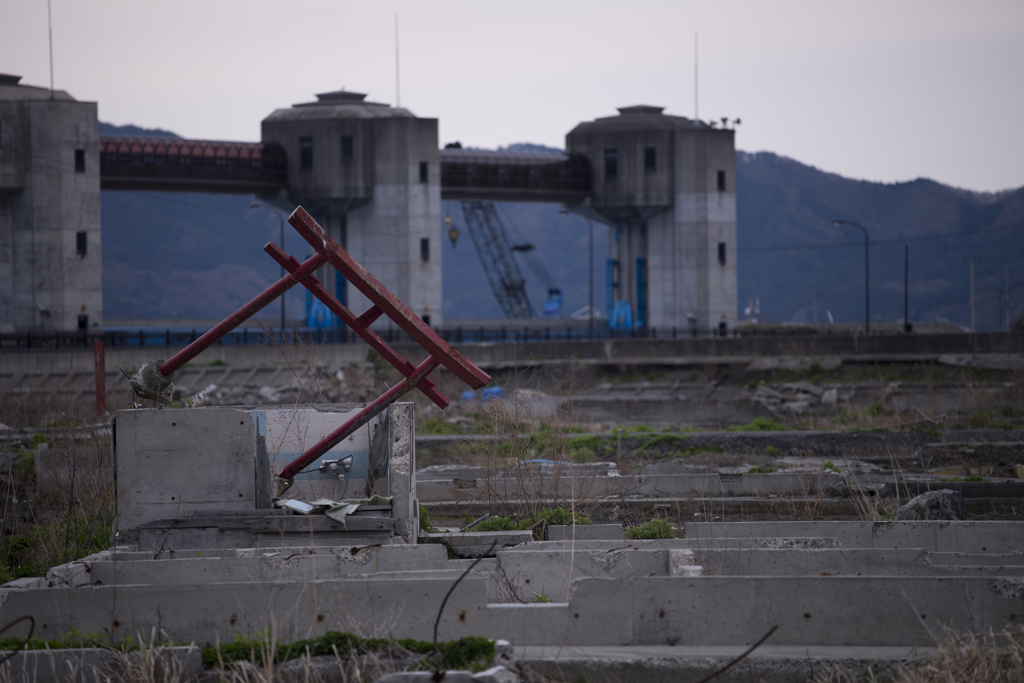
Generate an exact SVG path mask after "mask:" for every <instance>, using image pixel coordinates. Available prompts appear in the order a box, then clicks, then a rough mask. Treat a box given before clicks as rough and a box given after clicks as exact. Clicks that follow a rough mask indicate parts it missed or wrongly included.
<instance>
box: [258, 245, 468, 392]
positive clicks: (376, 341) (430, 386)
mask: <svg viewBox="0 0 1024 683" xmlns="http://www.w3.org/2000/svg"><path fill="white" fill-rule="evenodd" d="M263 251H265V252H267V253H268V254H270V257H271V258H273V259H274V260H275V261H277V262H278V263H279V264H280V265H281V267H282V268H284V269H285V270H286V271H288V272H293V271H294V270H295V269H296V268H298V267H299V262H298V261H296V260H295V257H294V256H289V255H288V254H286V253H284V252H283V251H281V249H279V248H278V246H277V245H276V244H274V243H273V242H269V243H267V246H265V247H264V248H263ZM302 286H303V287H305V288H306V289H308V290H309V292H310V293H311V294H312V295H313V296H315V297H316V298H317V299H319V300H320V301H322V302H323V304H324V305H325V306H327V308H328V310H330V311H331V313H333V314H334V315H336V316H338V318H340V319H341V321H342V322H343V323H345V324H346V325H348V326H349V328H351V330H352V331H353V332H355V333H356V334H358V335H359V336H360V337H361V338H362V339H363V341H365V342H366V343H367V344H369V345H370V348H372V349H373V350H374V351H376V352H377V353H379V354H380V355H381V356H382V357H383V358H384V359H385V360H386V361H387V362H389V363H391V365H393V366H394V368H395V369H396V370H398V371H399V372H400V373H402V375H404V376H405V377H411V376H412V374H413V373H414V372H415V371H416V368H415V367H414V366H413V364H412V363H410V362H409V361H407V360H405V359H404V358H402V357H401V356H399V355H398V354H397V353H396V352H395V350H394V349H392V348H391V347H390V346H388V344H387V342H385V341H384V340H383V339H381V338H380V335H378V334H377V333H376V332H374V331H373V330H371V329H369V327H368V325H367V324H366V323H364V322H363V321H364V319H365V320H369V321H370V322H373V321H374V320H376V319H377V317H378V316H379V315H380V314H379V311H378V312H377V315H373V312H374V309H376V306H372V307H371V308H370V309H369V310H367V311H366V312H365V313H363V314H362V315H361V316H359V317H358V318H356V316H355V315H354V314H353V313H352V311H350V310H349V309H348V308H347V307H346V306H345V305H344V304H343V303H341V302H340V301H338V299H337V298H335V297H334V296H333V295H332V294H331V293H330V292H328V291H327V290H326V289H324V286H323V285H322V284H320V282H319V281H317V280H316V278H306V279H305V280H303V281H302ZM419 389H420V391H422V392H423V394H424V395H425V396H426V397H427V398H429V399H430V400H431V401H433V402H434V403H435V404H436V405H437V407H439V408H440V409H441V410H444V409H445V408H447V407H448V404H449V403H450V401H449V400H448V398H447V397H446V396H445V395H444V394H442V393H441V392H440V391H439V390H438V389H437V388H436V387H435V386H434V383H433V382H431V381H430V380H421V381H420V385H419Z"/></svg>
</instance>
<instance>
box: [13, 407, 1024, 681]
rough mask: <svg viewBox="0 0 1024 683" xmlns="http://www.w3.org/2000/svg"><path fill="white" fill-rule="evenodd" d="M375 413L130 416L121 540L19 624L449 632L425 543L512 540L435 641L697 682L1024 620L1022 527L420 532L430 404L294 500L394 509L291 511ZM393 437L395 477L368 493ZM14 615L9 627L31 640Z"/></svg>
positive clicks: (179, 635)
mask: <svg viewBox="0 0 1024 683" xmlns="http://www.w3.org/2000/svg"><path fill="white" fill-rule="evenodd" d="M358 408H359V406H316V407H300V408H295V409H288V410H282V409H280V407H274V408H261V407H241V408H199V409H192V410H159V411H156V410H131V411H121V412H119V413H118V415H117V418H116V422H115V438H114V452H115V459H116V463H115V466H116V472H117V511H118V516H119V519H118V532H117V533H118V537H117V539H118V545H117V546H116V547H114V548H113V549H111V550H107V551H104V552H101V553H97V554H95V555H92V556H90V557H87V558H85V559H83V560H79V561H76V562H73V563H70V564H67V565H63V566H60V567H56V568H54V569H52V570H50V571H49V572H48V573H47V575H46V576H45V577H39V578H31V579H19V580H17V581H14V582H11V583H8V584H6V585H4V586H3V588H0V623H7V622H10V621H12V620H14V619H16V618H18V617H20V616H23V615H31V616H33V617H34V619H35V623H36V634H37V635H40V636H42V637H44V638H47V637H49V638H53V637H57V636H59V635H60V634H63V633H66V632H67V631H69V630H71V629H78V630H80V631H82V632H84V633H101V632H102V633H108V634H110V635H111V636H113V637H114V638H121V637H126V636H128V635H134V634H137V633H139V632H146V633H148V632H149V631H150V630H151V629H153V628H159V629H161V630H163V631H164V632H166V634H167V637H169V638H170V639H172V640H174V641H175V642H186V643H187V642H196V643H199V644H212V643H215V642H221V643H224V642H231V641H232V640H233V639H234V637H235V636H237V635H244V634H252V633H255V632H258V631H260V630H262V629H265V628H267V627H268V625H269V624H270V623H274V624H275V629H276V632H277V634H278V636H279V637H280V638H281V639H282V640H283V641H284V642H289V641H292V640H296V639H300V638H307V637H312V636H317V635H322V634H324V633H325V632H327V631H348V632H358V633H362V634H365V635H389V636H393V637H395V638H415V639H419V640H428V641H429V640H431V639H432V637H433V628H434V623H435V620H436V619H437V616H438V610H439V608H440V607H441V604H442V601H443V600H444V598H445V596H446V595H447V594H448V592H449V591H450V590H452V587H453V584H454V583H455V582H456V581H457V580H458V578H459V577H460V576H461V575H462V574H463V573H464V572H466V570H467V569H468V568H469V567H470V565H471V563H472V562H473V560H468V559H448V558H449V550H448V548H446V547H445V544H440V543H436V542H431V543H424V542H423V541H434V540H446V541H447V543H448V544H450V545H452V546H454V547H456V548H457V549H458V548H465V547H470V546H476V547H484V548H490V547H491V545H492V543H493V542H494V541H495V540H497V541H499V543H498V544H497V546H498V547H497V549H496V550H495V551H494V552H493V553H492V556H491V557H487V558H484V559H482V560H480V561H479V562H478V563H477V564H476V565H475V566H474V567H472V570H471V571H469V573H468V575H467V576H466V577H465V579H464V580H462V581H461V582H460V583H458V585H457V586H456V587H455V588H454V590H453V591H452V592H451V595H450V597H449V598H448V602H447V604H446V606H445V608H444V612H443V613H442V614H441V619H440V625H439V632H438V637H439V639H441V640H452V639H458V638H462V637H466V636H486V637H488V638H492V639H506V640H508V641H510V642H511V643H513V645H514V646H515V650H514V651H515V654H516V657H517V658H518V659H519V661H520V662H522V663H524V664H527V665H529V666H531V667H533V668H534V669H536V670H539V671H541V672H543V673H545V674H546V675H550V676H552V677H556V678H558V677H562V678H566V679H575V678H578V676H580V675H583V676H591V677H592V679H596V680H605V679H607V680H637V681H639V680H644V681H658V680H666V681H667V680H694V681H696V680H699V679H701V678H703V677H704V676H706V675H707V674H709V673H711V672H713V671H715V670H716V669H717V668H720V667H721V666H723V665H724V664H725V663H728V662H729V661H730V660H731V659H733V658H735V657H736V656H738V655H739V654H741V653H742V652H743V651H744V650H746V649H747V648H748V647H749V646H750V645H751V644H753V643H755V642H757V641H758V640H759V639H761V638H762V637H763V636H764V635H765V634H766V633H768V632H769V630H771V629H772V628H773V627H776V626H777V627H778V628H777V629H775V630H774V632H773V633H772V635H771V637H770V638H769V639H768V640H767V641H766V642H765V644H764V645H762V646H761V647H759V648H758V649H757V650H755V652H754V653H753V654H751V655H750V656H749V657H747V658H746V659H744V660H743V661H742V662H741V663H739V664H738V665H737V666H735V667H733V668H732V669H730V670H729V672H727V673H726V674H725V675H723V676H720V677H719V678H718V680H726V681H728V680H737V681H738V680H748V679H749V678H750V676H752V675H756V676H757V677H758V680H765V681H788V680H806V679H807V678H810V677H812V676H814V675H818V674H822V673H824V672H825V671H826V670H827V668H828V667H830V666H833V665H839V666H843V667H846V668H847V669H849V670H850V671H853V672H855V673H856V672H860V671H863V670H864V669H865V667H867V666H869V665H873V666H876V667H877V666H880V667H881V668H882V669H883V670H891V669H892V668H893V667H895V666H898V665H901V664H907V663H910V664H912V663H913V662H915V661H919V660H920V659H921V658H922V657H925V656H927V655H928V654H929V653H930V652H932V651H933V649H934V647H935V645H936V643H937V638H940V637H941V636H942V635H943V634H944V633H945V632H946V630H947V629H950V630H953V631H957V632H967V631H969V632H979V631H987V630H989V629H993V630H995V631H996V632H999V631H1001V630H1003V629H1005V628H1009V627H1013V626H1014V625H1016V624H1019V623H1020V621H1021V619H1024V533H1022V530H1024V529H1022V526H1021V524H1020V523H1016V522H896V523H892V524H879V523H870V522H726V523H717V522H702V523H688V524H686V525H685V538H681V539H669V540H626V539H624V538H622V533H621V530H620V529H619V528H618V527H617V526H615V525H595V526H594V528H592V529H587V527H575V528H573V527H561V528H558V527H551V528H550V529H549V530H548V535H547V536H548V538H549V539H553V538H559V539H562V540H547V541H534V540H532V535H531V534H529V533H528V532H478V533H473V532H467V533H464V534H458V533H450V534H442V535H440V536H443V537H444V538H442V539H437V538H436V536H438V535H434V534H432V535H421V534H420V533H419V531H418V529H419V523H418V513H417V510H418V504H417V501H416V491H417V490H418V487H417V482H416V472H415V446H414V443H415V441H414V438H413V436H414V435H413V406H412V404H401V403H399V404H394V405H393V406H391V408H390V409H389V411H388V413H387V416H386V417H385V418H384V419H383V420H381V421H380V423H379V424H378V425H377V427H376V428H374V426H372V425H371V426H367V427H366V428H364V429H363V430H362V431H361V432H360V433H359V434H356V435H354V437H353V438H352V439H350V440H347V441H346V442H343V443H342V444H339V445H338V446H336V447H335V449H334V450H333V451H331V452H330V453H328V454H327V455H325V456H324V458H322V460H330V459H337V458H339V457H344V456H347V455H351V456H352V458H353V464H352V467H351V470H350V471H349V475H350V477H351V479H350V481H348V482H347V483H346V482H343V481H341V480H339V479H338V477H337V476H336V475H334V474H333V473H332V472H331V470H330V469H329V468H324V471H323V472H321V471H320V467H319V464H321V462H320V461H318V463H314V464H313V466H311V467H310V468H309V470H308V471H307V472H306V473H304V475H303V476H305V477H306V478H305V479H302V478H297V479H296V486H295V487H294V489H293V491H292V492H291V493H292V494H293V495H297V497H301V498H303V499H305V500H306V501H307V502H312V501H313V500H315V499H316V498H332V499H340V498H346V497H347V498H354V497H360V498H362V497H364V496H368V495H369V494H371V493H376V494H378V495H382V496H386V497H389V498H391V504H390V506H388V505H371V506H368V507H369V509H368V510H367V511H366V513H365V514H359V513H360V510H356V512H355V513H353V514H349V515H348V516H346V517H344V518H343V520H342V521H337V520H335V519H332V518H331V517H328V516H326V515H317V514H313V515H300V514H294V513H292V512H291V511H290V510H286V509H281V508H275V507H273V505H274V501H273V500H272V498H271V491H270V488H269V485H268V483H269V481H270V478H271V477H272V476H273V475H272V473H273V472H274V471H275V467H276V466H278V465H277V463H278V461H279V460H287V459H290V457H291V454H292V453H294V452H296V451H299V452H301V450H302V449H303V448H304V446H305V445H306V441H308V440H311V441H315V440H317V439H319V438H320V434H321V432H323V431H325V430H326V431H330V430H331V429H332V428H333V427H334V426H335V424H336V423H340V422H341V421H344V419H345V417H346V415H348V414H349V413H350V412H351V411H352V410H356V409H358ZM384 435H387V437H386V442H384V443H383V444H382V445H381V447H382V448H383V452H384V453H385V454H386V457H387V460H386V467H385V468H384V470H383V474H384V476H381V477H379V478H378V479H377V480H376V481H372V482H370V483H369V484H368V480H367V472H368V471H369V470H368V467H369V465H370V463H371V461H372V459H373V455H372V452H373V451H374V443H375V441H376V440H377V439H381V438H384ZM554 485H555V486H557V483H555V484H554ZM339 487H340V489H344V490H340V489H339ZM296 492H298V494H296ZM648 495H650V496H652V497H655V496H656V495H657V492H655V491H651V492H649V493H648ZM18 628H20V627H15V628H13V629H11V631H12V633H10V634H8V635H19V634H20V635H25V634H26V633H27V630H26V629H22V630H21V631H18ZM23 631H24V632H23ZM19 656H20V655H19Z"/></svg>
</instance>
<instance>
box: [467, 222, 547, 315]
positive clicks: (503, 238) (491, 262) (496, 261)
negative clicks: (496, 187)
mask: <svg viewBox="0 0 1024 683" xmlns="http://www.w3.org/2000/svg"><path fill="white" fill-rule="evenodd" d="M462 215H463V218H464V220H465V221H466V230H468V231H469V235H470V237H472V238H473V246H475V247H476V251H477V253H478V254H479V255H480V263H481V264H482V265H483V267H484V272H485V273H486V274H487V280H488V282H490V285H491V290H492V291H493V292H494V298H496V299H497V300H498V304H499V305H500V306H501V310H502V311H504V313H505V317H507V318H534V317H536V313H535V312H534V310H533V306H532V305H531V304H530V299H529V297H527V295H526V280H525V279H524V278H523V274H522V272H521V271H520V270H519V264H518V263H517V262H516V259H515V256H514V255H513V254H512V245H511V243H510V242H509V239H508V232H507V231H506V230H505V224H504V223H503V222H502V220H501V216H499V215H498V212H497V210H496V209H495V207H494V202H462Z"/></svg>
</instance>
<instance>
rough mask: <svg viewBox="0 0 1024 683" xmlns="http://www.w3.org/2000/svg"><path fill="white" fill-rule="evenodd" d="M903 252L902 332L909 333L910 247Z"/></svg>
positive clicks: (907, 245) (907, 246)
mask: <svg viewBox="0 0 1024 683" xmlns="http://www.w3.org/2000/svg"><path fill="white" fill-rule="evenodd" d="M904 247H906V251H904V252H903V331H904V332H910V330H911V329H913V328H911V326H910V245H909V244H906V245H904Z"/></svg>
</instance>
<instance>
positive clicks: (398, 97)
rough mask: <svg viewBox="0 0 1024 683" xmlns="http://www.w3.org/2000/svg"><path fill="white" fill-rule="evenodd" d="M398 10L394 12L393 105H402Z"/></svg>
mask: <svg viewBox="0 0 1024 683" xmlns="http://www.w3.org/2000/svg"><path fill="white" fill-rule="evenodd" d="M398 73H399V71H398V12H395V106H396V107H401V106H402V88H401V83H400V82H399V80H398Z"/></svg>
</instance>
